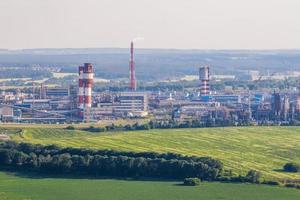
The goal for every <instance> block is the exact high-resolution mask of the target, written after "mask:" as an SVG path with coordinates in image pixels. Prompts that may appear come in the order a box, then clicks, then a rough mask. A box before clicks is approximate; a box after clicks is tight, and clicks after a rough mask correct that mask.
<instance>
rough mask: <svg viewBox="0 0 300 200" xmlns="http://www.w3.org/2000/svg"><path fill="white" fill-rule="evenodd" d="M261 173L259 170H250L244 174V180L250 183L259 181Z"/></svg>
mask: <svg viewBox="0 0 300 200" xmlns="http://www.w3.org/2000/svg"><path fill="white" fill-rule="evenodd" d="M260 178H261V173H260V172H259V171H255V170H250V171H249V172H248V173H247V175H246V180H247V181H248V182H250V183H260Z"/></svg>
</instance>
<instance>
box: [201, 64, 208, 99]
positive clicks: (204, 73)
mask: <svg viewBox="0 0 300 200" xmlns="http://www.w3.org/2000/svg"><path fill="white" fill-rule="evenodd" d="M209 79H210V73H209V67H208V66H205V67H200V69H199V80H200V81H201V84H200V95H201V96H207V95H209V94H210V87H209Z"/></svg>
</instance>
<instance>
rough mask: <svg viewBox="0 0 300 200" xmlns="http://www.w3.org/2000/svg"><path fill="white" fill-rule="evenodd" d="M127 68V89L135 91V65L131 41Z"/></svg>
mask: <svg viewBox="0 0 300 200" xmlns="http://www.w3.org/2000/svg"><path fill="white" fill-rule="evenodd" d="M129 70H130V74H129V76H130V82H129V90H131V91H136V78H135V66H134V47H133V41H131V43H130V60H129Z"/></svg>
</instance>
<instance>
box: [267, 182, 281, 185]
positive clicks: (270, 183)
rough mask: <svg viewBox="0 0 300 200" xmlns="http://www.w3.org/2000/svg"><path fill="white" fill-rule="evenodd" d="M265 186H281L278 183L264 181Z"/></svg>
mask: <svg viewBox="0 0 300 200" xmlns="http://www.w3.org/2000/svg"><path fill="white" fill-rule="evenodd" d="M264 184H266V185H281V184H280V182H278V181H264Z"/></svg>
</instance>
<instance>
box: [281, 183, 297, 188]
mask: <svg viewBox="0 0 300 200" xmlns="http://www.w3.org/2000/svg"><path fill="white" fill-rule="evenodd" d="M284 186H285V187H288V188H297V184H295V183H286V184H285V185H284Z"/></svg>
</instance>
